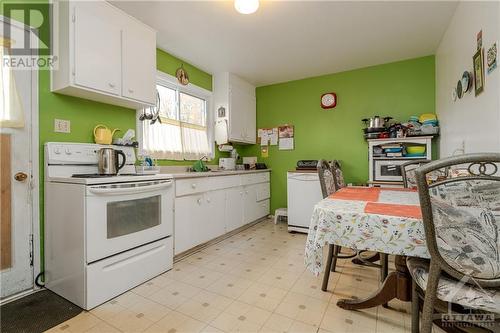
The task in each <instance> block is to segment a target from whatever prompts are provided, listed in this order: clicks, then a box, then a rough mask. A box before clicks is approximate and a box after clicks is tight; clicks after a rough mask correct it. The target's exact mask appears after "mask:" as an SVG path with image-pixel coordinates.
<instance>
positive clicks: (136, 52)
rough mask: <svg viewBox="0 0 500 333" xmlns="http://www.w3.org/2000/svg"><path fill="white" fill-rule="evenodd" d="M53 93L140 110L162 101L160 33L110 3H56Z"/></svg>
mask: <svg viewBox="0 0 500 333" xmlns="http://www.w3.org/2000/svg"><path fill="white" fill-rule="evenodd" d="M55 10H56V15H55V17H57V21H56V22H55V29H54V39H55V46H56V50H57V56H58V57H59V61H58V64H57V65H58V66H57V68H56V69H54V70H53V71H52V72H51V74H52V80H51V85H52V87H51V88H52V91H53V92H58V93H61V94H66V95H71V96H76V97H81V98H86V99H90V100H95V101H98V102H104V103H108V104H114V105H120V106H125V107H129V108H140V107H144V106H147V105H153V104H154V103H155V101H156V84H155V82H156V32H155V31H154V30H152V29H151V28H150V27H148V26H146V25H144V24H143V23H141V22H139V21H137V20H136V19H134V18H133V17H131V16H129V15H127V14H125V13H124V12H122V11H120V10H119V9H117V8H115V7H113V6H112V5H110V4H109V3H107V2H105V1H72V0H70V1H56V2H55Z"/></svg>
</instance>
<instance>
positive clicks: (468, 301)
mask: <svg viewBox="0 0 500 333" xmlns="http://www.w3.org/2000/svg"><path fill="white" fill-rule="evenodd" d="M406 263H407V265H408V269H409V270H410V274H411V276H412V277H413V279H414V280H415V281H416V282H417V284H418V286H419V287H420V288H422V289H423V290H425V289H426V288H427V280H428V278H429V260H426V259H419V258H408V259H407V261H406ZM468 283H473V281H472V280H469V281H468ZM437 297H438V298H439V299H441V300H443V301H446V302H450V303H456V304H460V305H462V306H465V307H469V308H473V309H480V310H484V311H489V312H495V313H500V290H499V289H491V288H481V287H480V286H479V285H474V284H464V283H463V282H461V281H458V280H455V279H453V278H450V277H447V276H443V275H441V278H440V279H439V284H438V288H437Z"/></svg>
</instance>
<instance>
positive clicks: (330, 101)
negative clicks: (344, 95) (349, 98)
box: [321, 93, 337, 109]
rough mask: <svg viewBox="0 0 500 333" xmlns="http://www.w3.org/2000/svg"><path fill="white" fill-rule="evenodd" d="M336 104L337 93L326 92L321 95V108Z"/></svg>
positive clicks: (328, 107) (331, 107)
mask: <svg viewBox="0 0 500 333" xmlns="http://www.w3.org/2000/svg"><path fill="white" fill-rule="evenodd" d="M335 106H337V94H336V93H326V94H323V95H321V107H322V108H323V109H333V108H334V107H335Z"/></svg>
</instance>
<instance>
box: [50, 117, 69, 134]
mask: <svg viewBox="0 0 500 333" xmlns="http://www.w3.org/2000/svg"><path fill="white" fill-rule="evenodd" d="M54 132H57V133H71V122H70V121H69V120H64V119H54Z"/></svg>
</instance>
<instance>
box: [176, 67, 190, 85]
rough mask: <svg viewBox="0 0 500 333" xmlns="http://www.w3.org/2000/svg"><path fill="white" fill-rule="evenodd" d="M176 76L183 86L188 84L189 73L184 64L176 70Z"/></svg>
mask: <svg viewBox="0 0 500 333" xmlns="http://www.w3.org/2000/svg"><path fill="white" fill-rule="evenodd" d="M175 77H176V78H177V81H179V83H180V84H182V85H183V86H187V85H188V83H189V75H188V73H187V72H186V70H185V69H184V65H181V67H179V68H177V70H176V71H175Z"/></svg>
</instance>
